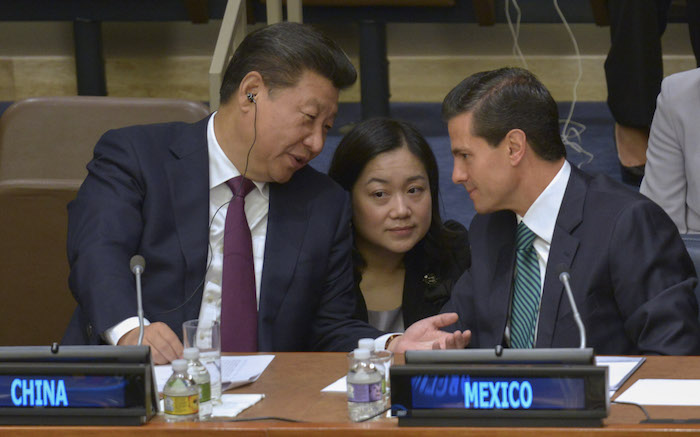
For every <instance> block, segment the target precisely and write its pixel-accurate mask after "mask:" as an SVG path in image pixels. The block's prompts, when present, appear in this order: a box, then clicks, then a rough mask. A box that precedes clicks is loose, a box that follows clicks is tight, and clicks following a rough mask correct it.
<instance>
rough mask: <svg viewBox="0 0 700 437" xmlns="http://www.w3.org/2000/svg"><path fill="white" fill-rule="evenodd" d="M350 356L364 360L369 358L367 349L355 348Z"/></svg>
mask: <svg viewBox="0 0 700 437" xmlns="http://www.w3.org/2000/svg"><path fill="white" fill-rule="evenodd" d="M352 356H353V358H355V359H356V360H366V359H368V358H369V349H355V350H354V351H353V353H352Z"/></svg>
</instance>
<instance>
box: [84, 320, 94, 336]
mask: <svg viewBox="0 0 700 437" xmlns="http://www.w3.org/2000/svg"><path fill="white" fill-rule="evenodd" d="M85 331H86V332H87V335H88V337H92V323H88V325H87V327H86V328H85Z"/></svg>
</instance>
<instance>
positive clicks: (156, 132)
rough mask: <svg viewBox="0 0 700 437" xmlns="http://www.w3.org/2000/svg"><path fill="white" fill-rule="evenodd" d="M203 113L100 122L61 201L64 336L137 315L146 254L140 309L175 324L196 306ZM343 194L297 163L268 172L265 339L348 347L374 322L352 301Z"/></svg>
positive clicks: (204, 164)
mask: <svg viewBox="0 0 700 437" xmlns="http://www.w3.org/2000/svg"><path fill="white" fill-rule="evenodd" d="M207 122H208V118H206V119H204V120H201V121H199V122H198V123H195V124H185V123H166V124H158V125H146V126H132V127H128V128H124V129H118V130H113V131H109V132H107V133H106V134H105V135H104V136H103V137H102V138H101V139H100V141H99V142H98V144H97V145H96V147H95V153H94V158H93V160H92V161H91V162H90V164H88V176H87V178H86V180H85V182H84V183H83V185H82V186H81V188H80V191H79V192H78V196H77V198H76V199H75V200H74V201H73V202H71V204H70V205H69V207H68V213H69V224H68V260H69V263H70V266H71V273H70V287H71V291H72V293H73V295H74V296H75V299H76V300H77V302H78V308H77V310H76V312H75V314H74V316H73V319H72V320H71V322H70V325H69V327H68V330H67V331H66V334H65V336H64V339H63V342H64V343H67V344H95V343H99V342H101V338H100V334H101V333H103V332H104V331H105V330H106V329H108V328H110V327H112V326H114V325H116V324H117V323H119V322H121V321H122V320H125V319H126V318H128V317H132V316H134V315H136V292H135V281H134V278H133V275H132V274H131V272H130V270H129V259H130V258H131V256H132V255H134V254H137V253H138V254H141V255H143V256H144V258H145V259H146V269H145V273H144V275H143V278H142V284H143V301H144V313H145V317H146V318H148V319H149V320H150V321H151V322H154V321H162V322H165V323H167V324H168V326H170V328H171V329H172V330H173V331H174V332H175V333H176V334H178V335H179V336H182V322H184V321H185V320H189V319H196V318H197V317H199V310H200V306H201V298H202V286H203V281H204V277H205V273H206V268H207V265H206V263H207V251H208V241H209V236H208V235H209V228H208V226H209V223H208V222H209V214H208V212H209V177H208V176H209V163H208V151H207V134H206V129H207ZM350 215H351V214H350V204H349V199H348V196H347V193H345V191H344V190H342V188H340V187H339V186H338V185H336V184H335V183H334V182H333V181H332V180H331V179H330V178H328V177H327V176H326V175H323V174H321V173H319V172H317V171H316V170H314V169H312V168H310V167H308V166H307V167H305V168H303V169H301V170H299V171H298V172H296V173H295V174H294V176H293V177H292V179H291V180H290V181H289V182H288V183H286V184H275V183H271V184H270V209H269V217H268V227H267V238H266V243H265V258H264V264H263V273H262V282H261V290H260V303H259V312H258V337H259V338H258V345H259V349H260V350H261V351H306V350H340V351H349V350H351V349H352V348H354V347H356V344H357V340H358V339H359V338H362V337H376V336H378V335H380V334H381V333H380V332H379V331H377V330H375V329H373V328H371V327H370V326H369V325H367V324H365V323H363V322H360V321H357V320H353V319H352V314H353V311H354V309H355V296H354V294H353V277H352V261H351V256H350V253H351V247H352V246H351V234H350Z"/></svg>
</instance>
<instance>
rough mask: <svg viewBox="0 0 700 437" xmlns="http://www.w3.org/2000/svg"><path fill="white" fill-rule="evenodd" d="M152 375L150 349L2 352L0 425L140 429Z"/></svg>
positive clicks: (152, 399)
mask: <svg viewBox="0 0 700 437" xmlns="http://www.w3.org/2000/svg"><path fill="white" fill-rule="evenodd" d="M153 375H154V374H153V365H152V363H151V356H150V348H149V347H148V346H58V345H56V344H54V345H53V346H51V347H49V346H27V347H24V346H20V347H0V424H3V425H141V424H143V423H146V422H147V421H148V420H149V419H150V418H151V417H153V415H155V414H156V412H157V404H158V399H157V396H158V392H157V389H156V388H155V381H154V376H153Z"/></svg>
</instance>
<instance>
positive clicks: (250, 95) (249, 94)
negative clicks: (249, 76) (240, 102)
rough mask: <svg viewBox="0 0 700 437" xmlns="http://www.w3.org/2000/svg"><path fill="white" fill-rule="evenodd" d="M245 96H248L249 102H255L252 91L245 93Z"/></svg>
mask: <svg viewBox="0 0 700 437" xmlns="http://www.w3.org/2000/svg"><path fill="white" fill-rule="evenodd" d="M246 96H247V97H248V101H249V102H251V103H256V104H257V102H256V101H255V95H254V94H253V93H248V94H246Z"/></svg>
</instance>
